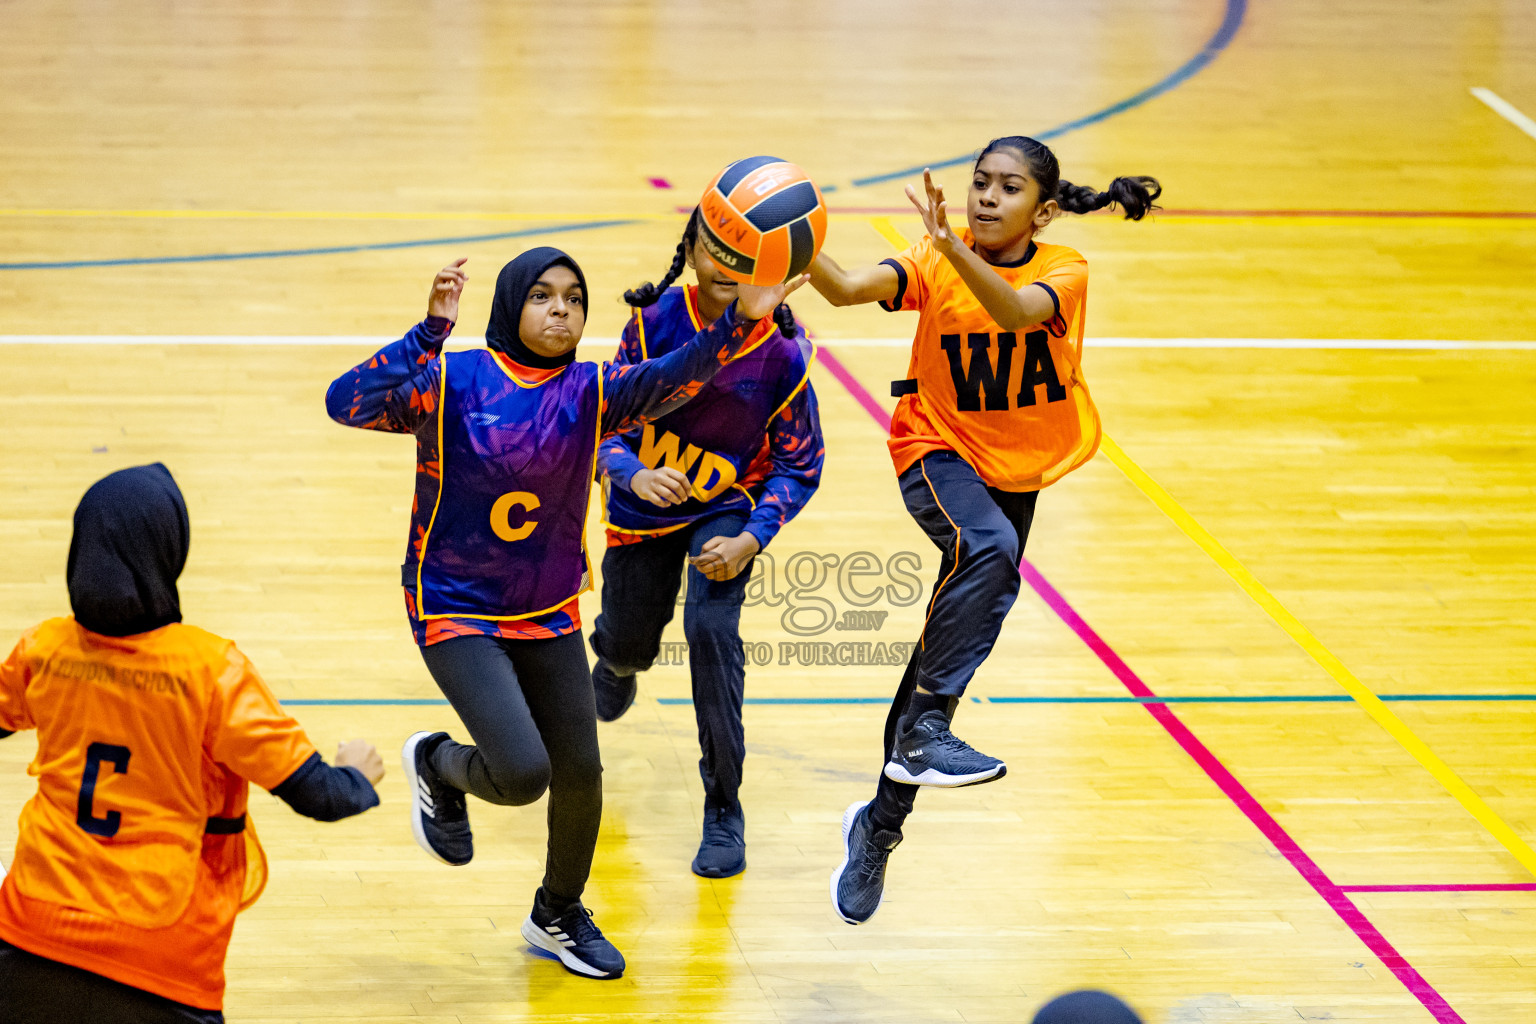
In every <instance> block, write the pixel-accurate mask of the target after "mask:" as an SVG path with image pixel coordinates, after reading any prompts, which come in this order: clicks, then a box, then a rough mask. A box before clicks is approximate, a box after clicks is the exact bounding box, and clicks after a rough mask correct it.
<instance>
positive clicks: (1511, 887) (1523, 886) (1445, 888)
mask: <svg viewBox="0 0 1536 1024" xmlns="http://www.w3.org/2000/svg"><path fill="white" fill-rule="evenodd" d="M1339 891H1340V892H1536V882H1488V883H1473V884H1471V885H1341V886H1339Z"/></svg>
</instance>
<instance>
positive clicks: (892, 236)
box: [869, 217, 911, 252]
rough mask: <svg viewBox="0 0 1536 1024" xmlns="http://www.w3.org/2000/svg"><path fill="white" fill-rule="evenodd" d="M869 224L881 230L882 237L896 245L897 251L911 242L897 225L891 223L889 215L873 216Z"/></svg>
mask: <svg viewBox="0 0 1536 1024" xmlns="http://www.w3.org/2000/svg"><path fill="white" fill-rule="evenodd" d="M869 226H870V227H872V228H874V229H875V230H876V231H878V232H880V237H881V238H883V239H885V240H886V241H887V242H890V243H891V244H892V245H894V246H895V247H896V251H897V252H900V251H901V250H903V249H905V248H907V246H909V245H910V244H911V243H910V242H908V241H907V239H906V237H905V236H904V235H902V233H901V232H900V231H897V230H896V225H895V224H892V223H891V218H889V217H871V218H869Z"/></svg>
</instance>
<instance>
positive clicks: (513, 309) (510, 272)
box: [485, 245, 591, 370]
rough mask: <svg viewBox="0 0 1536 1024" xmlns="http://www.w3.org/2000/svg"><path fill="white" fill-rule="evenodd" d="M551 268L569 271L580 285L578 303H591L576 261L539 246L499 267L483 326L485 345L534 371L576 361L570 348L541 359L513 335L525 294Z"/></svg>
mask: <svg viewBox="0 0 1536 1024" xmlns="http://www.w3.org/2000/svg"><path fill="white" fill-rule="evenodd" d="M554 266H561V267H569V268H571V272H572V273H573V274H575V275H576V280H577V281H578V282H580V284H581V298H582V302H583V303H587V302H590V301H591V299H590V298H589V297H588V295H587V279H586V277H585V276H584V275H583V274H582V272H581V268H580V267H578V266H577V265H576V261H575V260H573V259H571V258H570V257H569V256H567V255H566V254H565V253H563V252H561V251H560V250H559V249H556V248H553V247H552V246H548V245H543V246H540V247H539V248H537V249H529V250H528V251H527V252H525V253H523V254H522V255H521V256H519V257H518V258H517V259H515V260H513V261H512V262H511V263H508V264H507V265H506V266H504V267H502V268H501V273H500V274H498V275H496V295H495V297H494V298H492V299H491V322H490V323H488V324H486V325H485V343H486V344H487V345H489V346H491V348H493V349H495V350H496V351H497V352H501V353H503V354H505V355H506V356H507V358H509V359H511V360H512V361H513V362H514V363H521V364H522V365H524V366H530V367H532V368H534V369H536V370H553V369H555V368H556V367H560V366H569V365H570V364H571V363H573V362H575V361H576V350H575V349H574V348H573V349H571V351H569V352H567V353H566V354H565V355H563V356H541V355H539V354H538V353H537V352H535V351H533V350H532V349H530V348H529V347H528V346H527V345H524V344H523V339H522V337H521V336H520V335H519V334H518V332H517V325H518V323H519V322H520V321H521V320H522V316H523V304H524V303H525V302H527V301H528V292H529V291H530V290H532V288H533V286H534V285H535V284H537V283H538V280H539V275H540V274H542V273H544V271H546V270H548V269H549V268H550V267H554ZM583 311H585V307H583Z"/></svg>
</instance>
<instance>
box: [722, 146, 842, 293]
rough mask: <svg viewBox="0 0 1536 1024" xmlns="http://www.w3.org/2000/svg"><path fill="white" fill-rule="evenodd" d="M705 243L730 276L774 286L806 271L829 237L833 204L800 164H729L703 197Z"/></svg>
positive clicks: (771, 160)
mask: <svg viewBox="0 0 1536 1024" xmlns="http://www.w3.org/2000/svg"><path fill="white" fill-rule="evenodd" d="M699 214H700V215H701V217H702V222H701V227H702V228H703V239H704V247H705V248H706V249H708V250H709V255H710V257H711V258H712V259H713V260H714V261H715V262H716V263H717V264H719V265H720V269H721V270H722V271H724V272H725V274H726V276H728V277H730V278H732V279H733V280H736V281H740V282H741V283H742V284H755V285H770V284H779V283H780V282H783V281H788V280H789V279H790V278H793V277H798V276H799V275H800V274H803V273H805V269H806V268H807V267H809V266H810V265H811V261H812V260H814V259H815V258H816V254H817V253H818V252H820V251H821V243H822V242H823V241H824V240H825V239H826V237H827V204H826V202H825V200H823V199H822V198H821V190H820V189H818V188H817V187H816V183H815V182H814V181H812V180H811V179H810V176H809V175H807V174H806V173H805V172H804V171H802V170H801V169H800V168H799V167H797V166H795V165H794V164H792V163H790V162H788V161H787V160H780V159H779V158H778V157H773V156H753V157H748V158H746V159H745V160H737V161H736V162H735V163H732V164H727V165H726V167H725V169H724V170H722V171H721V172H720V173H719V174H717V175H715V179H714V180H713V181H711V182H710V183H709V187H708V188H707V189H705V190H704V198H703V199H701V200H699Z"/></svg>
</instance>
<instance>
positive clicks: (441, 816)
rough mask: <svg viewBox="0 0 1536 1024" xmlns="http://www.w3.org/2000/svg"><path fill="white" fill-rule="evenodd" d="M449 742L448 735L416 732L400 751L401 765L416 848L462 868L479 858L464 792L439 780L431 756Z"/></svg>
mask: <svg viewBox="0 0 1536 1024" xmlns="http://www.w3.org/2000/svg"><path fill="white" fill-rule="evenodd" d="M447 739H448V734H447V733H445V732H418V733H413V734H412V735H411V738H410V739H408V740H406V741H405V746H403V747H401V748H400V764H401V766H402V767H404V768H405V784H406V785H407V786H409V787H410V790H411V835H413V836H415V837H416V845H418V846H420V847H421V848H422V849H423V850H426V851H427V852H428V853H430V854H431V855H432V856H434V857H436V858H437V859H438V860H440V861H442V862H443V863H444V864H451V865H453V866H454V867H461V866H463V865H465V864H468V863H469V862H470V860H471V859H472V858H473V857H474V855H475V837H474V834H473V833H471V832H470V830H469V811H468V810H466V809H465V807H464V793H463V791H462V790H460V789H457V788H456V787H454V786H450V785H449V784H448V783H446V782H444V781H443V780H442V779H441V778H439V777H438V774H437V772H435V771H433V770H432V764H431V761H430V759H429V758H428V756H427V755H429V754H430V753H431V752H432V751H433V750H434V749H435V748H436V747H437V745H438V744H439V743H442V742H444V741H446V740H447Z"/></svg>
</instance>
